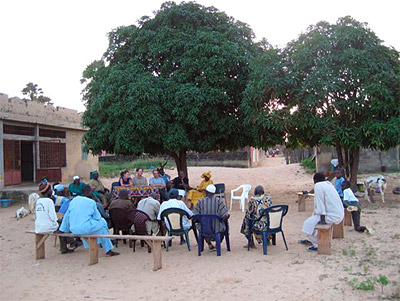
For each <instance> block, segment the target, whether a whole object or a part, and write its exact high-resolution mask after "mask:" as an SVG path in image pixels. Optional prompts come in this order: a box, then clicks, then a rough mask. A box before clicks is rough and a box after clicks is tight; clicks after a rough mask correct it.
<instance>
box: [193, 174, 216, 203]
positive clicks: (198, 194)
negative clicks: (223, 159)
mask: <svg viewBox="0 0 400 301" xmlns="http://www.w3.org/2000/svg"><path fill="white" fill-rule="evenodd" d="M201 177H202V178H203V180H202V181H201V183H200V185H199V186H197V188H196V189H192V190H189V191H188V195H187V199H188V200H189V201H190V202H191V203H192V205H191V208H194V207H195V206H196V205H197V202H198V201H199V200H200V199H201V198H202V197H204V196H205V195H206V194H205V191H206V188H207V186H208V185H210V184H214V182H213V181H212V180H211V173H210V172H205V173H203V174H202V175H201Z"/></svg>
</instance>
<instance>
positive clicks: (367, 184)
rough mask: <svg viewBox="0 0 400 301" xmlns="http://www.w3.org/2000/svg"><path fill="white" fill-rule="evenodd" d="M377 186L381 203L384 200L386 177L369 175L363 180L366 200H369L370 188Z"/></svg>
mask: <svg viewBox="0 0 400 301" xmlns="http://www.w3.org/2000/svg"><path fill="white" fill-rule="evenodd" d="M376 188H379V190H380V192H381V195H382V203H384V202H385V189H386V179H385V177H384V176H382V175H379V176H371V177H369V178H367V179H366V180H365V181H364V190H365V198H366V199H367V201H368V202H371V200H370V198H369V194H370V190H371V189H376Z"/></svg>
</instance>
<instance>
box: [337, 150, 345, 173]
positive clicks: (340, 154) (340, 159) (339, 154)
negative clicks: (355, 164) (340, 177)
mask: <svg viewBox="0 0 400 301" xmlns="http://www.w3.org/2000/svg"><path fill="white" fill-rule="evenodd" d="M336 152H337V155H338V160H339V167H340V168H343V166H344V164H345V163H344V161H343V152H342V147H341V146H338V145H337V146H336Z"/></svg>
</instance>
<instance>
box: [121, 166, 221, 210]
mask: <svg viewBox="0 0 400 301" xmlns="http://www.w3.org/2000/svg"><path fill="white" fill-rule="evenodd" d="M152 174H153V177H152V178H150V179H149V181H148V182H147V179H146V178H145V177H144V176H143V168H137V169H136V175H135V176H134V177H133V178H132V177H131V174H130V172H129V171H128V170H125V171H122V172H121V174H120V175H121V177H120V179H119V181H118V183H117V184H118V186H120V187H124V188H133V187H142V186H151V187H157V188H158V189H159V193H160V196H161V202H163V201H165V200H167V199H168V192H169V191H170V190H171V189H177V190H178V192H179V194H180V195H181V196H183V197H186V200H187V204H188V206H189V208H191V209H193V208H194V207H195V206H196V204H197V202H198V200H200V199H201V198H202V197H204V195H205V189H206V187H207V186H208V185H210V184H214V182H213V181H212V180H211V173H210V172H205V173H203V174H202V175H201V178H202V181H201V183H200V185H199V186H197V187H196V188H193V187H190V185H189V179H188V178H187V177H186V174H185V172H184V171H179V173H178V176H177V177H176V178H174V179H172V180H171V177H170V176H169V175H168V174H166V173H165V171H164V169H163V168H157V169H154V170H153V171H152Z"/></svg>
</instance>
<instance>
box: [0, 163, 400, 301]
mask: <svg viewBox="0 0 400 301" xmlns="http://www.w3.org/2000/svg"><path fill="white" fill-rule="evenodd" d="M208 170H209V171H211V173H212V178H213V180H214V182H215V183H221V182H224V183H225V184H226V185H227V190H228V194H229V190H230V189H232V188H235V187H237V186H238V185H240V184H245V183H246V184H251V185H252V186H253V187H254V186H255V185H257V184H261V185H263V186H264V188H265V189H266V191H267V192H268V193H269V194H270V196H271V198H272V199H273V201H274V203H275V204H288V205H289V206H290V208H289V213H288V215H287V216H286V217H285V220H284V231H285V235H286V239H287V241H288V247H289V251H286V250H285V248H284V244H283V241H282V239H281V236H279V235H278V237H277V245H276V246H270V247H269V248H268V255H267V256H264V255H263V254H262V246H260V245H259V246H257V249H255V250H251V251H247V249H244V248H243V245H244V244H245V242H246V241H245V239H244V237H243V236H242V235H241V234H240V232H239V230H240V226H241V223H242V218H243V213H242V212H241V211H239V204H238V203H235V204H234V207H233V210H232V212H231V218H230V229H231V231H230V238H231V249H232V250H231V252H227V251H226V247H225V244H224V245H223V248H222V256H221V257H217V256H216V253H214V252H208V251H205V252H204V253H203V254H202V256H201V257H198V256H197V245H196V242H195V239H194V236H193V235H192V234H191V237H190V239H191V244H192V251H191V252H188V251H187V248H186V246H180V245H179V244H178V243H177V240H176V239H175V242H174V244H173V246H172V248H170V251H169V252H168V253H167V252H165V251H163V268H162V269H161V270H159V271H157V272H153V271H151V269H152V255H151V254H148V253H147V252H146V248H140V247H138V248H137V250H136V253H132V250H131V249H129V247H128V246H127V245H123V244H119V248H118V249H117V251H119V252H121V255H120V256H117V257H112V258H105V257H104V254H103V253H102V252H101V254H100V258H99V263H98V264H96V265H94V266H88V252H87V250H84V249H82V248H80V249H78V250H76V251H75V252H74V253H73V254H67V255H61V254H60V253H59V251H58V248H54V245H53V244H54V239H49V240H48V241H47V242H46V259H45V260H40V261H36V260H35V259H34V237H33V235H30V234H26V233H25V231H26V230H29V229H33V226H34V222H33V220H32V217H31V216H29V217H26V218H23V219H21V220H19V221H17V220H16V219H15V218H12V216H13V215H14V212H15V210H16V209H17V206H12V207H11V208H6V209H4V208H2V209H0V231H1V232H0V267H1V272H0V289H1V295H0V300H4V301H6V300H7V301H8V300H138V299H139V300H188V299H194V300H200V299H211V298H213V299H217V300H218V299H219V300H239V299H244V298H252V299H253V300H379V299H381V298H382V296H381V294H382V293H381V288H380V287H379V286H377V287H376V288H375V290H374V291H361V290H353V289H352V287H351V286H350V285H349V284H348V282H349V281H350V280H352V279H354V278H357V279H358V280H359V281H364V280H366V279H367V278H371V277H377V276H379V275H384V276H386V277H388V279H389V280H390V281H391V282H390V284H389V285H388V286H386V287H385V289H384V295H385V296H386V297H388V296H389V297H390V296H392V297H393V299H395V298H396V297H394V296H395V295H396V294H397V297H398V296H399V283H400V251H399V250H400V228H399V226H398V225H399V223H400V210H399V208H400V197H399V195H394V194H392V193H391V191H392V189H393V187H394V186H399V185H400V174H391V175H387V179H388V189H387V191H388V192H387V201H386V203H385V204H382V202H381V201H380V199H379V197H380V196H379V195H378V196H377V197H376V200H377V201H376V203H373V204H369V203H366V202H365V201H364V200H363V199H362V204H363V212H362V218H361V221H362V224H364V225H370V226H372V227H373V228H374V229H375V234H374V235H372V236H371V235H368V234H360V233H357V232H355V231H354V229H353V228H351V227H345V238H344V239H335V240H334V241H333V244H332V250H333V254H332V255H331V256H323V255H319V256H318V255H317V254H316V253H309V252H307V251H306V249H305V247H303V246H301V245H299V244H297V240H298V239H300V238H302V234H301V226H302V222H303V221H304V220H305V219H306V218H307V217H308V216H309V215H311V213H312V207H313V203H312V202H313V201H312V200H308V202H307V211H306V212H298V211H297V204H296V203H295V200H296V198H297V196H296V192H297V191H301V190H304V189H307V190H309V189H311V188H312V180H311V175H310V174H306V173H305V172H304V171H303V169H302V168H301V167H300V166H299V165H297V164H292V165H285V164H284V161H283V160H282V158H269V159H267V160H266V161H265V164H264V165H263V166H261V167H258V168H253V169H235V168H217V167H210V168H204V167H191V168H189V173H190V179H191V184H192V186H194V185H197V184H198V183H197V182H200V174H201V173H202V172H203V171H208ZM167 173H169V174H170V175H171V176H175V175H176V171H174V170H168V171H167ZM366 176H367V175H363V176H361V178H365V177H366ZM104 182H106V183H111V182H112V179H104ZM228 198H229V197H228ZM345 254H347V255H345Z"/></svg>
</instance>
